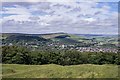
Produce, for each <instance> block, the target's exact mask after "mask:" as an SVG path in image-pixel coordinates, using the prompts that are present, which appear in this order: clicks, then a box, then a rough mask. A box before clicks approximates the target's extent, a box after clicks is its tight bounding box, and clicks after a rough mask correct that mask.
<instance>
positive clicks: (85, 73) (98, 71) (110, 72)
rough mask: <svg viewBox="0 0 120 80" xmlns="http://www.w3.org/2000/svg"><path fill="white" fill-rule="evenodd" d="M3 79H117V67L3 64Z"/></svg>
mask: <svg viewBox="0 0 120 80" xmlns="http://www.w3.org/2000/svg"><path fill="white" fill-rule="evenodd" d="M2 66H3V78H116V77H118V66H117V65H91V64H83V65H72V66H60V65H55V64H48V65H18V64H3V65H2Z"/></svg>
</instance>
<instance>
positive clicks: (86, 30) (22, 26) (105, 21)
mask: <svg viewBox="0 0 120 80" xmlns="http://www.w3.org/2000/svg"><path fill="white" fill-rule="evenodd" d="M1 21H2V32H7V33H35V34H37V33H39V34H40V33H56V32H65V33H75V34H117V33H118V3H117V2H77V1H72V2H3V4H2V17H1V18H0V22H1Z"/></svg>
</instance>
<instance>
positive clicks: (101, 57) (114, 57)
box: [2, 46, 120, 65]
mask: <svg viewBox="0 0 120 80" xmlns="http://www.w3.org/2000/svg"><path fill="white" fill-rule="evenodd" d="M119 59H120V56H119V53H103V52H99V53H98V52H78V51H74V50H62V51H58V50H57V51H55V50H54V51H52V50H40V51H31V50H29V49H27V48H26V47H20V46H3V47H2V62H3V63H5V64H6V63H7V64H35V65H41V64H59V65H77V64H99V65H102V64H117V65H119V64H120V60H119Z"/></svg>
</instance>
